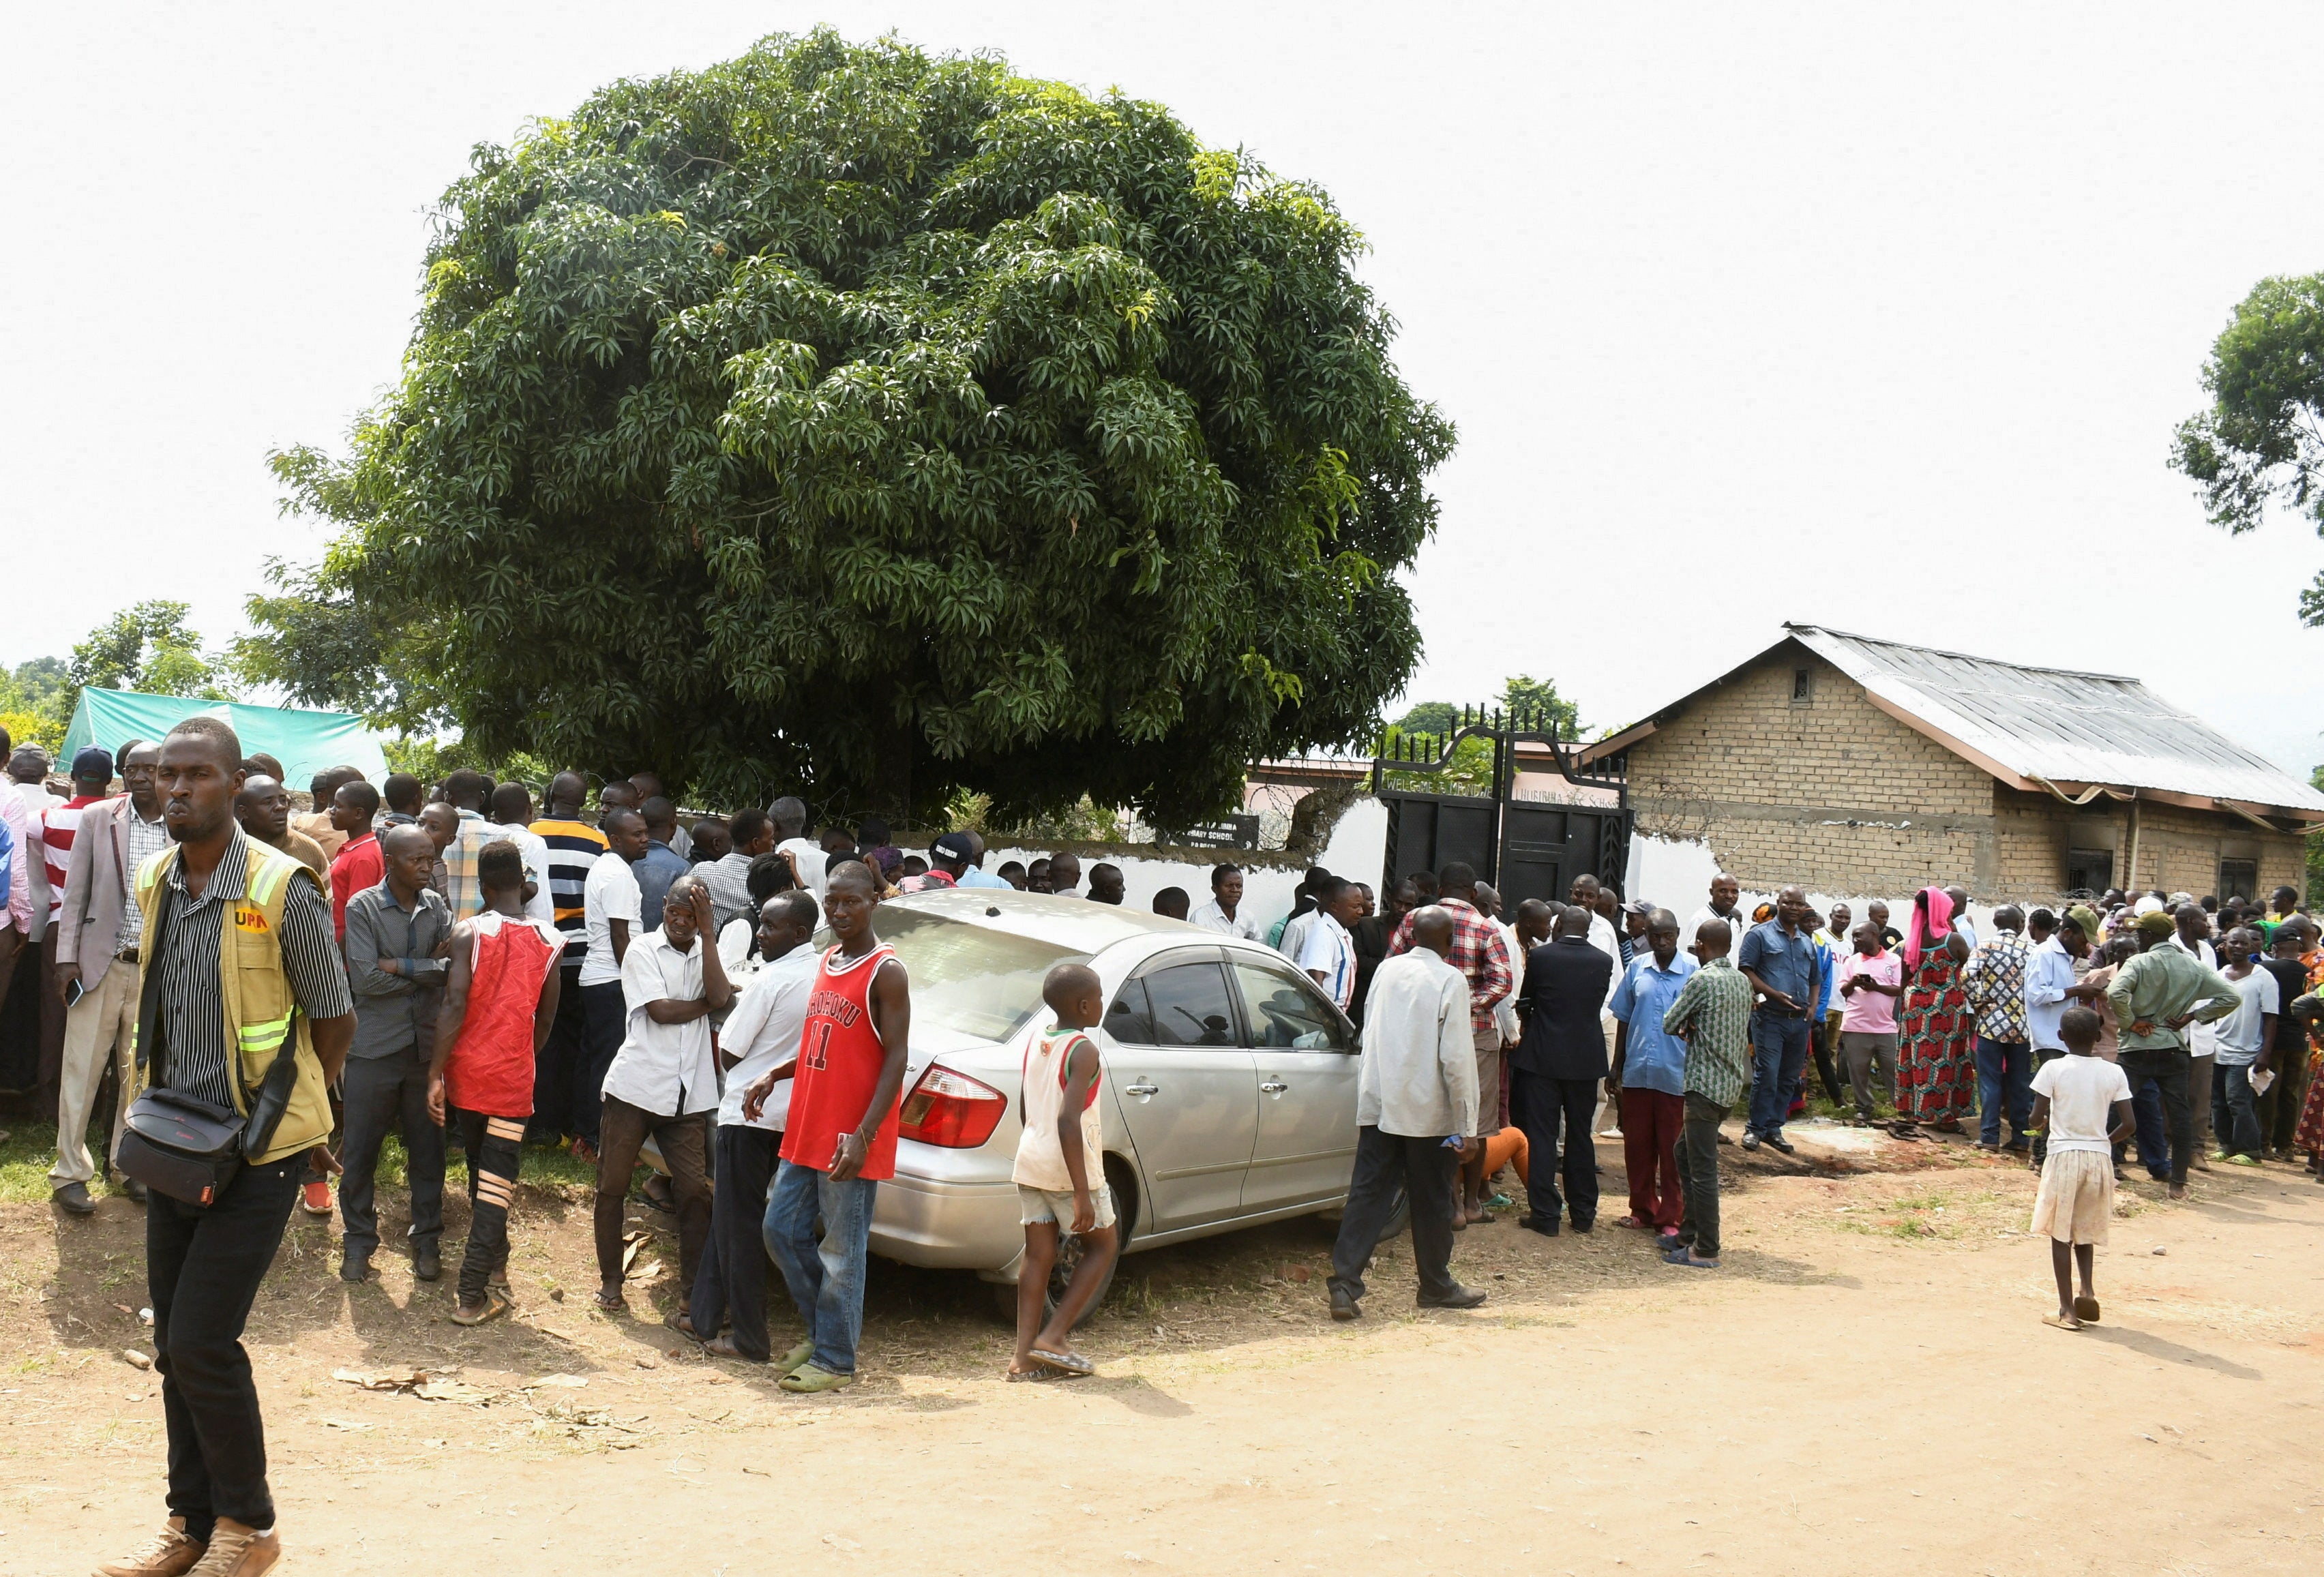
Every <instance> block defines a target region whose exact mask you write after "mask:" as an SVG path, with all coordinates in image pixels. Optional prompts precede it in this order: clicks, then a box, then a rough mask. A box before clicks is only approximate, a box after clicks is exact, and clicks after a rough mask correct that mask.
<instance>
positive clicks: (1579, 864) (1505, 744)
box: [1372, 710, 1632, 914]
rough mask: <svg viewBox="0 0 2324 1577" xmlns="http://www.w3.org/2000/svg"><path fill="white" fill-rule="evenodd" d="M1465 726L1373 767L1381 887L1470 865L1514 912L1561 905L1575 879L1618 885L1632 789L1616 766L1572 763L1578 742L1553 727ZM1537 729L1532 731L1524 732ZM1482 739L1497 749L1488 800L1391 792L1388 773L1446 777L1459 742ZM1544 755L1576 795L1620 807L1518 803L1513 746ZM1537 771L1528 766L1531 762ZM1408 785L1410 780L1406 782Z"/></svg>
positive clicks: (1507, 719) (1520, 723)
mask: <svg viewBox="0 0 2324 1577" xmlns="http://www.w3.org/2000/svg"><path fill="white" fill-rule="evenodd" d="M1461 721H1462V727H1461V728H1460V729H1459V730H1458V731H1456V732H1455V733H1452V734H1449V735H1446V736H1444V737H1443V738H1441V739H1440V738H1438V737H1436V736H1434V735H1427V736H1419V737H1413V736H1406V737H1402V738H1399V739H1397V741H1396V742H1395V744H1394V746H1393V747H1392V749H1391V751H1390V752H1389V753H1388V754H1387V755H1383V756H1380V757H1377V758H1375V759H1374V761H1373V762H1372V786H1373V792H1374V793H1375V794H1376V795H1378V796H1379V799H1380V801H1381V803H1382V804H1384V805H1386V806H1387V807H1388V850H1387V863H1386V868H1385V870H1384V871H1382V876H1383V878H1384V880H1385V881H1387V882H1388V884H1389V885H1390V886H1392V885H1393V884H1394V883H1395V881H1396V880H1397V877H1399V876H1403V875H1407V874H1409V873H1410V872H1412V871H1441V870H1443V868H1444V867H1445V866H1446V865H1449V864H1452V863H1453V862H1456V861H1457V862H1462V863H1464V864H1467V865H1470V866H1472V867H1473V868H1474V869H1475V870H1476V871H1477V874H1478V876H1479V877H1480V879H1481V880H1483V881H1489V882H1491V883H1492V884H1493V885H1494V887H1495V888H1497V889H1498V890H1499V892H1500V895H1501V903H1502V912H1503V913H1504V914H1509V913H1514V912H1515V911H1516V908H1517V905H1518V904H1520V903H1523V902H1524V901H1525V900H1526V899H1529V898H1539V899H1560V900H1563V899H1564V897H1565V895H1566V893H1567V891H1568V890H1570V889H1571V888H1572V883H1573V879H1574V878H1575V877H1577V876H1580V875H1582V874H1584V873H1585V872H1586V873H1588V874H1591V875H1594V876H1596V877H1597V878H1598V879H1599V880H1600V881H1606V882H1609V883H1612V884H1613V885H1614V886H1616V887H1622V886H1623V885H1624V883H1625V879H1626V874H1627V871H1628V866H1629V858H1630V823H1631V819H1632V816H1631V811H1630V807H1629V783H1628V779H1627V777H1626V776H1625V775H1624V774H1623V772H1622V770H1621V768H1620V767H1619V766H1618V765H1616V764H1612V763H1608V762H1592V763H1591V764H1590V766H1588V767H1587V768H1584V767H1582V765H1580V764H1579V763H1578V761H1576V760H1575V752H1574V750H1573V742H1572V741H1568V740H1561V739H1559V738H1558V737H1557V736H1556V734H1555V733H1554V732H1553V731H1551V730H1548V729H1545V728H1544V727H1541V726H1537V725H1538V724H1544V723H1545V722H1546V721H1547V720H1546V719H1543V718H1536V717H1533V716H1527V715H1519V716H1514V717H1513V716H1510V715H1508V714H1505V713H1500V712H1488V711H1484V710H1478V711H1476V712H1474V713H1473V714H1472V713H1470V712H1465V711H1464V712H1463V713H1462V718H1461ZM1529 724H1530V725H1535V726H1528V725H1529ZM1467 739H1486V740H1489V741H1490V742H1491V743H1492V746H1493V789H1494V792H1493V793H1492V794H1491V795H1490V796H1479V795H1473V794H1440V793H1433V792H1430V791H1428V790H1426V789H1425V788H1404V787H1389V786H1388V784H1387V782H1386V779H1388V776H1389V775H1390V774H1391V773H1394V774H1434V773H1441V772H1443V770H1445V769H1446V768H1447V767H1449V766H1450V765H1451V764H1452V760H1453V752H1454V751H1455V750H1456V749H1457V748H1458V746H1459V745H1460V743H1461V742H1462V741H1463V740H1467ZM1520 744H1529V745H1534V746H1537V747H1546V750H1545V752H1541V753H1542V754H1544V755H1545V757H1546V760H1544V761H1539V763H1538V764H1541V765H1545V766H1551V767H1552V768H1553V770H1555V771H1556V772H1557V773H1558V774H1559V776H1561V777H1563V779H1565V780H1566V781H1567V782H1568V783H1571V784H1573V785H1574V786H1576V787H1577V788H1599V789H1606V790H1610V791H1611V792H1612V794H1613V796H1614V802H1613V803H1612V804H1611V805H1607V804H1564V803H1557V802H1551V801H1545V800H1534V799H1518V798H1516V797H1515V788H1516V783H1517V746H1518V745H1520ZM1529 764H1532V763H1529ZM1406 781H1407V782H1408V781H1410V779H1409V778H1408V777H1407V778H1406Z"/></svg>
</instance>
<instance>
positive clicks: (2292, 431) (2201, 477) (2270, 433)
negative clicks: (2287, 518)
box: [2172, 274, 2324, 625]
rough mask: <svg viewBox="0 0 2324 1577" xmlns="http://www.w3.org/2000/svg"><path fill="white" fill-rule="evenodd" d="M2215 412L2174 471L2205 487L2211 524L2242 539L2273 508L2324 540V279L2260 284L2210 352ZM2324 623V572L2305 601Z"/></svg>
mask: <svg viewBox="0 0 2324 1577" xmlns="http://www.w3.org/2000/svg"><path fill="white" fill-rule="evenodd" d="M2203 387H2204V388H2205V389H2207V390H2209V392H2210V395H2211V408H2210V409H2209V410H2206V411H2204V412H2202V413H2201V414H2199V415H2198V416H2193V417H2190V418H2189V419H2188V420H2186V421H2184V422H2181V424H2180V427H2179V433H2178V438H2177V441H2176V443H2175V444H2174V445H2173V446H2172V465H2173V466H2176V467H2177V468H2178V469H2180V470H2181V471H2184V472H2185V473H2186V474H2187V475H2190V476H2191V477H2193V478H2194V479H2195V480H2196V481H2198V482H2199V483H2201V484H2203V502H2204V504H2205V506H2206V507H2207V508H2208V509H2209V512H2210V516H2211V523H2212V524H2214V525H2216V526H2221V527H2224V528H2225V529H2227V530H2229V531H2232V532H2235V533H2236V534H2237V535H2241V534H2242V533H2243V532H2246V531H2249V530H2255V529H2256V528H2257V527H2258V525H2259V523H2260V521H2261V520H2262V519H2264V517H2265V515H2266V512H2267V510H2268V507H2269V506H2270V505H2271V504H2275V505H2279V506H2283V507H2288V508H2291V509H2293V510H2296V511H2298V512H2301V514H2304V515H2306V516H2308V517H2309V518H2310V520H2311V521H2315V522H2316V527H2317V530H2318V531H2319V534H2324V274H2309V275H2307V276H2306V277H2304V278H2301V279H2268V280H2262V281H2260V282H2259V284H2258V285H2257V286H2256V287H2255V289H2254V290H2253V291H2252V293H2251V294H2250V295H2248V296H2246V297H2245V298H2244V300H2243V301H2242V303H2241V304H2240V305H2239V306H2237V307H2236V312H2235V316H2234V317H2233V318H2230V319H2229V320H2228V322H2227V327H2226V328H2225V329H2223V330H2221V331H2220V334H2219V337H2218V341H2217V343H2215V344H2214V345H2213V346H2211V359H2210V360H2209V362H2207V363H2206V364H2204V367H2203ZM2300 616H2301V619H2302V620H2304V621H2305V622H2308V623H2310V624H2319V625H2324V574H2320V575H2319V576H2317V577H2316V579H2315V581H2314V582H2312V583H2311V584H2310V586H2308V587H2307V588H2306V589H2304V590H2303V591H2301V594H2300Z"/></svg>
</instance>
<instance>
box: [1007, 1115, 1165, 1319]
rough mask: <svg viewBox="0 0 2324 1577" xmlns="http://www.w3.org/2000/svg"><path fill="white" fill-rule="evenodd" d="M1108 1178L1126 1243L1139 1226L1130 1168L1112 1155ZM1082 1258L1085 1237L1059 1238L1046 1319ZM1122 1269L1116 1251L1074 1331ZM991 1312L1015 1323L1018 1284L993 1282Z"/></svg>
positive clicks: (1118, 1230) (1119, 1233) (1117, 1228)
mask: <svg viewBox="0 0 2324 1577" xmlns="http://www.w3.org/2000/svg"><path fill="white" fill-rule="evenodd" d="M1105 1181H1106V1185H1107V1186H1108V1187H1110V1188H1111V1189H1112V1190H1113V1211H1114V1222H1113V1230H1114V1235H1115V1240H1116V1241H1117V1242H1119V1243H1123V1244H1127V1243H1128V1242H1129V1241H1130V1232H1131V1231H1133V1230H1135V1228H1136V1227H1137V1225H1138V1194H1137V1191H1136V1190H1135V1189H1133V1188H1132V1187H1130V1172H1129V1169H1128V1168H1127V1167H1123V1166H1121V1165H1120V1163H1119V1162H1117V1161H1115V1160H1113V1159H1112V1158H1111V1157H1108V1158H1107V1160H1106V1163H1105ZM1081 1261H1082V1240H1080V1239H1079V1238H1074V1237H1065V1238H1061V1239H1059V1240H1058V1241H1057V1262H1056V1265H1055V1266H1053V1267H1052V1268H1050V1271H1049V1291H1048V1296H1047V1297H1046V1298H1044V1299H1043V1300H1042V1303H1041V1318H1042V1319H1044V1320H1047V1319H1048V1317H1049V1316H1050V1315H1052V1314H1056V1312H1057V1299H1058V1298H1060V1297H1062V1296H1065V1286H1066V1284H1067V1283H1068V1282H1070V1281H1072V1280H1073V1278H1074V1268H1075V1267H1076V1266H1078V1265H1079V1264H1080V1263H1081ZM1120 1268H1121V1256H1120V1254H1116V1255H1115V1256H1114V1257H1113V1263H1112V1264H1111V1265H1110V1266H1108V1267H1106V1272H1105V1279H1104V1280H1102V1281H1101V1282H1099V1283H1098V1286H1097V1296H1095V1297H1093V1298H1092V1299H1090V1301H1089V1307H1088V1308H1086V1309H1084V1310H1083V1311H1082V1317H1081V1318H1080V1319H1079V1320H1077V1321H1075V1322H1074V1329H1075V1330H1079V1329H1081V1327H1082V1326H1084V1325H1086V1324H1088V1323H1090V1320H1091V1318H1092V1316H1093V1315H1094V1314H1096V1313H1097V1312H1098V1310H1099V1309H1100V1308H1102V1306H1104V1304H1105V1295H1106V1294H1107V1293H1108V1292H1110V1291H1111V1290H1112V1288H1113V1278H1114V1276H1115V1274H1116V1273H1117V1272H1119V1271H1120ZM992 1312H993V1313H994V1314H998V1315H1000V1316H1001V1321H1002V1323H1005V1324H1008V1325H1010V1326H1011V1327H1014V1326H1015V1324H1016V1323H1017V1287H1016V1284H1015V1283H1013V1282H1006V1281H996V1282H994V1283H993V1284H992Z"/></svg>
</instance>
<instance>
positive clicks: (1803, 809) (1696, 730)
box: [1584, 624, 2324, 903]
mask: <svg viewBox="0 0 2324 1577" xmlns="http://www.w3.org/2000/svg"><path fill="white" fill-rule="evenodd" d="M1609 757H1613V758H1619V759H1620V760H1621V761H1622V762H1623V763H1624V764H1625V765H1626V766H1627V768H1628V776H1629V785H1630V803H1631V805H1632V807H1634V808H1635V809H1636V811H1637V831H1638V833H1639V835H1641V836H1643V837H1646V838H1652V839H1661V840H1668V841H1670V842H1671V843H1673V844H1693V845H1697V846H1700V847H1701V848H1703V849H1706V850H1707V851H1708V853H1709V855H1710V856H1711V858H1714V859H1715V861H1716V862H1717V863H1718V864H1719V865H1720V866H1722V867H1724V868H1725V869H1728V870H1729V871H1733V872H1734V873H1735V874H1736V875H1737V876H1738V878H1739V879H1740V881H1742V884H1743V886H1744V887H1745V889H1746V890H1753V891H1763V892H1764V891H1768V890H1773V889H1775V888H1777V887H1780V886H1783V885H1784V884H1785V883H1788V882H1794V881H1796V882H1801V883H1803V884H1805V885H1806V886H1808V887H1809V888H1810V889H1812V890H1815V891H1818V892H1822V893H1829V894H1833V895H1858V894H1867V895H1887V896H1891V897H1893V896H1895V895H1897V894H1902V893H1906V892H1910V891H1912V890H1914V889H1916V888H1920V887H1923V886H1926V885H1929V884H1931V883H1939V884H1941V883H1945V882H1951V881H1959V882H1961V883H1962V884H1963V885H1965V886H1967V887H1968V888H1969V890H1970V891H1971V892H1972V893H1973V894H1975V895H1976V897H1977V899H1978V901H1979V902H1980V903H1997V902H2001V901H2004V900H2005V899H2023V900H2033V901H2054V900H2055V899H2058V898H2059V897H2061V896H2062V895H2063V894H2065V893H2067V892H2069V891H2072V890H2091V891H2097V890H2103V889H2105V888H2107V887H2123V888H2126V889H2130V890H2138V889H2144V888H2151V887H2159V888H2162V889H2163V890H2165V891H2187V892H2192V893H2196V894H2199V895H2200V894H2207V893H2216V894H2218V896H2220V897H2222V898H2225V897H2228V896H2233V895H2242V896H2246V897H2264V896H2265V894H2266V893H2267V892H2268V891H2269V890H2271V889H2273V888H2274V887H2276V886H2278V885H2280V884H2288V885H2291V886H2293V887H2301V888H2304V886H2305V884H2306V868H2307V867H2306V850H2305V842H2304V836H2305V834H2306V833H2307V832H2308V830H2309V829H2310V828H2311V827H2314V826H2317V825H2324V794H2319V793H2318V792H2317V791H2316V790H2315V789H2313V788H2310V787H2309V786H2308V785H2307V784H2306V783H2304V782H2302V781H2301V780H2300V779H2296V778H2292V777H2291V776H2289V775H2287V774H2286V773H2284V772H2283V771H2282V770H2281V769H2279V768H2277V767H2276V766H2274V765H2273V763H2271V762H2269V761H2266V760H2264V759H2263V758H2262V757H2260V756H2258V755H2256V754H2255V753H2253V752H2250V751H2248V750H2246V749H2245V748H2243V747H2242V746H2241V745H2238V744H2236V742H2234V741H2232V740H2230V739H2228V738H2227V737H2226V736H2225V735H2224V734H2221V733H2218V731H2217V730H2216V729H2213V728H2211V727H2210V726H2209V725H2208V724H2204V723H2203V722H2202V721H2200V720H2199V719H2198V718H2196V717H2194V716H2192V715H2189V714H2188V713H2185V712H2182V711H2181V710H2180V709H2178V708H2177V707H2175V706H2172V705H2170V704H2168V703H2167V702H2165V701H2163V699H2162V698H2161V697H2160V696H2156V695H2154V694H2153V692H2152V691H2150V690H2148V689H2147V688H2146V687H2144V685H2142V684H2140V683H2139V682H2138V681H2137V680H2135V679H2127V678H2114V677H2110V676H2107V675H2102V674H2087V673H2075V672H2069V671H2066V670H2063V669H2039V668H2026V667H2022V666H2020V665H2018V664H2015V663H2004V662H1995V661H1991V660H1989V659H1984V658H1976V657H1965V656H1962V655H1960V654H1959V653H1956V652H1947V651H1934V650H1929V649H1927V648H1925V647H1918V646H1905V645H1901V644H1899V643H1896V642H1894V641H1873V640H1867V639H1866V638H1864V637H1862V636H1856V635H1845V634H1841V633H1840V632H1837V631H1832V630H1825V629H1821V628H1820V627H1818V626H1815V625H1812V624H1786V625H1785V626H1784V638H1783V639H1782V640H1781V641H1777V642H1776V643H1775V645H1773V646H1771V647H1769V648H1768V649H1767V650H1765V651H1763V652H1761V653H1760V654H1759V655H1758V656H1757V657H1755V658H1753V659H1751V660H1749V661H1748V662H1746V663H1744V664H1743V665H1742V666H1741V667H1739V668H1737V669H1734V670H1733V671H1731V672H1729V673H1728V674H1726V675H1724V676H1722V677H1721V678H1718V679H1715V680H1713V681H1711V683H1710V684H1708V685H1705V686H1704V687H1701V689H1698V690H1696V691H1694V692H1693V693H1692V694H1691V695H1687V696H1681V697H1680V698H1679V699H1677V700H1675V701H1674V702H1672V703H1671V704H1670V705H1667V706H1665V707H1664V708H1663V709H1662V710H1660V711H1658V712H1656V713H1655V715H1653V716H1651V717H1648V718H1646V719H1645V720H1644V721H1642V722H1639V723H1637V724H1632V725H1631V726H1630V727H1628V728H1626V729H1624V730H1622V731H1621V732H1620V733H1617V734H1614V735H1613V736H1611V737H1610V738H1608V739H1605V740H1602V741H1600V742H1598V743H1596V744H1594V745H1591V747H1589V749H1588V751H1587V752H1584V760H1585V761H1599V760H1604V759H1607V758H1609Z"/></svg>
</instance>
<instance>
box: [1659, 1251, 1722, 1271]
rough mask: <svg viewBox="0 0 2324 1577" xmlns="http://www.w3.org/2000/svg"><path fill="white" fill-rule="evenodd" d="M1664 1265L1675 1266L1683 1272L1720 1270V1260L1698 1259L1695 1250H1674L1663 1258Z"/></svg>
mask: <svg viewBox="0 0 2324 1577" xmlns="http://www.w3.org/2000/svg"><path fill="white" fill-rule="evenodd" d="M1663 1263H1664V1264H1665V1265H1675V1266H1677V1267H1679V1268H1681V1269H1683V1270H1716V1269H1718V1268H1719V1261H1718V1260H1716V1259H1698V1258H1696V1256H1695V1252H1694V1250H1692V1249H1677V1250H1673V1251H1672V1252H1670V1253H1668V1254H1665V1255H1664V1256H1663Z"/></svg>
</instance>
